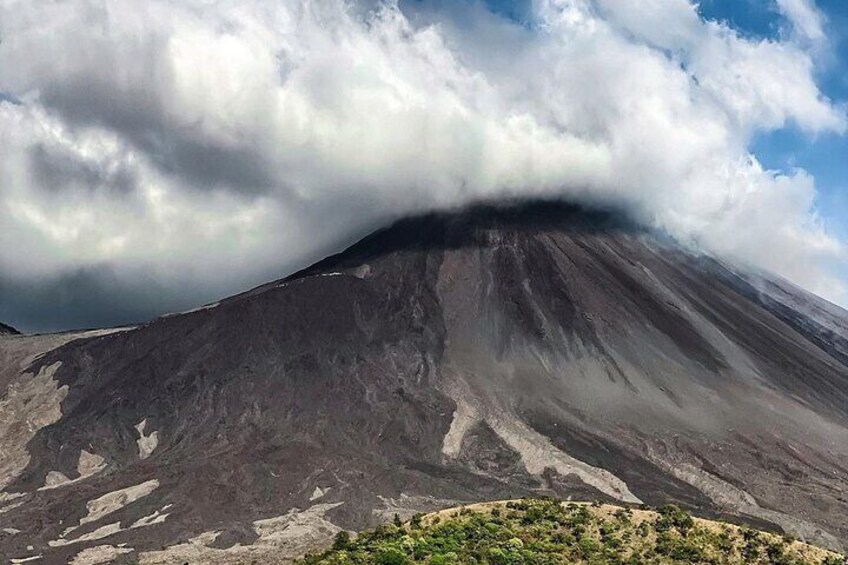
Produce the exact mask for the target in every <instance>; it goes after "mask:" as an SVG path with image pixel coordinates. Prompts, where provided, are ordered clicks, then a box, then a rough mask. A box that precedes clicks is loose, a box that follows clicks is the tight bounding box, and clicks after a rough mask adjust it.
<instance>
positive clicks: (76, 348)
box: [0, 202, 848, 563]
mask: <svg viewBox="0 0 848 565" xmlns="http://www.w3.org/2000/svg"><path fill="white" fill-rule="evenodd" d="M0 390H2V393H0V394H2V396H0V489H2V490H0V555H2V556H5V557H6V558H7V559H17V560H21V559H30V558H35V557H38V560H35V559H33V562H36V563H65V562H68V561H70V560H71V559H77V561H76V562H78V563H85V562H92V563H93V562H102V560H108V559H114V560H116V561H118V562H120V561H128V562H129V561H133V562H135V561H140V562H141V563H185V562H191V563H199V562H202V563H214V562H221V563H230V562H232V563H235V562H250V559H254V558H255V559H260V560H261V562H277V561H279V562H285V560H286V559H289V558H291V557H294V556H297V555H299V554H301V553H302V552H304V551H306V550H307V549H310V548H311V547H314V546H315V545H317V544H322V543H325V542H326V540H327V539H328V538H330V537H331V536H332V535H333V534H334V533H335V532H337V531H338V530H339V529H348V530H357V529H360V528H363V527H366V526H371V525H374V524H377V523H380V522H383V521H385V520H388V519H390V518H391V517H392V516H393V515H394V514H398V515H399V516H400V517H401V518H405V517H408V516H411V515H412V514H413V513H416V512H423V511H431V510H437V509H440V508H445V507H450V506H455V505H457V504H462V503H467V502H474V501H486V500H497V499H506V498H515V497H521V496H528V495H534V496H538V495H546V494H547V495H551V496H557V497H563V498H572V499H575V500H601V501H608V502H616V503H633V504H638V503H643V504H647V505H661V504H665V503H669V502H674V503H676V504H679V505H681V506H683V507H685V508H687V509H690V510H692V511H694V512H696V513H698V514H699V515H702V516H711V517H718V518H722V519H726V520H731V521H735V522H738V523H747V524H751V525H754V526H756V527H761V528H765V529H770V530H773V531H777V532H786V533H788V534H791V535H793V536H796V537H798V538H800V539H803V540H805V541H809V542H813V543H816V544H818V545H821V546H824V547H828V548H833V549H842V550H844V549H845V547H846V545H845V543H846V542H845V540H848V498H846V493H848V313H846V312H845V311H843V310H841V309H840V308H838V307H836V306H833V305H831V304H829V303H828V302H826V301H824V300H822V299H819V298H817V297H815V296H813V295H811V294H809V293H807V292H805V291H803V290H800V289H798V288H796V287H794V286H793V285H791V284H790V283H788V282H786V281H783V280H781V279H778V278H776V277H773V276H771V275H768V274H766V273H760V272H754V271H751V270H748V269H744V268H740V267H736V266H732V265H730V264H727V263H725V262H723V261H719V260H717V259H714V258H711V257H708V256H704V255H702V254H699V253H695V252H693V251H691V250H687V249H685V248H683V247H681V246H679V245H678V244H676V243H675V242H673V241H671V240H670V239H668V238H666V237H664V236H662V235H661V234H657V233H654V232H652V231H648V230H645V229H642V228H639V227H637V226H634V225H632V224H630V223H628V222H625V221H622V220H620V219H618V218H617V217H616V216H614V215H611V214H607V213H602V212H593V211H586V210H583V209H578V208H574V207H571V206H568V205H565V204H558V203H550V202H545V203H532V204H523V205H515V206H508V207H499V206H476V207H472V208H468V209H464V210H460V211H456V212H446V213H439V214H430V215H424V216H420V217H415V218H409V219H406V220H402V221H400V222H398V223H396V224H394V225H392V226H391V227H389V228H386V229H383V230H381V231H378V232H376V233H374V234H372V235H371V236H369V237H367V238H365V239H364V240H362V241H360V242H359V243H357V244H355V245H353V246H352V247H350V248H349V249H347V250H346V251H344V252H342V253H340V254H338V255H335V256H332V257H329V258H327V259H325V260H323V261H321V262H319V263H317V264H315V265H314V266H312V267H309V268H307V269H305V270H303V271H300V272H298V273H296V274H294V275H292V276H289V277H287V278H285V279H282V280H279V281H275V282H272V283H268V284H265V285H263V286H260V287H258V288H255V289H253V290H251V291H249V292H245V293H243V294H240V295H237V296H234V297H231V298H228V299H225V300H222V301H220V302H219V303H216V304H210V305H207V306H205V307H203V308H199V309H196V310H194V311H191V312H187V313H182V314H175V315H168V316H164V317H162V318H159V319H156V320H153V321H151V322H149V323H147V324H144V325H141V326H139V327H132V328H118V329H112V330H101V331H91V332H77V333H73V332H72V333H66V334H55V335H44V336H19V335H12V334H9V335H3V336H0ZM98 559H101V560H98Z"/></svg>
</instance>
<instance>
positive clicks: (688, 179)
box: [0, 0, 848, 329]
mask: <svg viewBox="0 0 848 565" xmlns="http://www.w3.org/2000/svg"><path fill="white" fill-rule="evenodd" d="M777 5H778V7H779V9H780V10H781V12H782V13H783V14H784V15H785V18H786V22H787V30H789V31H787V32H786V33H782V34H781V37H780V38H779V39H771V40H768V39H758V38H750V37H745V36H743V35H741V34H739V33H738V32H737V31H735V30H734V29H731V28H730V27H728V26H727V25H726V24H723V23H720V22H715V21H705V20H704V19H702V18H701V17H700V16H699V14H698V11H697V7H696V6H695V5H694V4H692V3H690V2H688V1H687V0H536V1H534V2H532V3H528V4H527V6H526V10H524V13H525V14H526V17H525V18H524V19H522V21H515V20H514V19H507V18H505V17H502V16H499V15H497V14H495V13H492V12H491V11H489V10H488V9H487V8H486V7H485V6H484V5H483V4H480V3H474V2H471V1H469V2H444V3H439V2H417V1H410V2H407V3H403V2H402V3H401V4H398V3H397V2H390V1H373V0H372V1H363V2H359V3H356V2H349V1H343V0H282V1H278V2H267V1H264V0H147V1H145V2H137V1H135V0H105V1H104V0H65V1H64V2H55V1H53V0H26V1H22V0H21V1H19V0H0V6H2V7H0V39H1V40H2V43H0V92H2V96H0V132H2V133H0V273H2V274H0V290H2V289H6V290H7V292H6V293H5V296H4V297H3V298H0V309H5V310H6V311H8V312H12V313H13V314H14V315H15V316H19V317H20V318H21V319H22V320H23V323H24V325H27V324H29V325H30V326H31V327H32V328H35V329H42V328H55V327H62V326H68V325H74V323H78V320H77V319H76V318H74V317H73V316H70V317H65V318H63V317H62V314H61V312H58V313H57V312H53V313H44V312H42V313H40V314H39V317H38V318H37V319H36V318H27V316H26V315H25V314H24V313H22V312H19V311H17V310H15V307H14V305H12V300H10V298H9V297H10V296H12V295H14V294H15V293H26V292H29V293H30V294H29V295H27V296H29V297H30V298H32V297H33V296H51V295H53V292H52V291H50V292H48V291H47V290H46V289H56V288H61V287H62V285H61V284H60V282H61V281H73V280H75V278H76V279H78V278H79V277H80V273H86V274H85V276H83V278H84V279H85V280H90V279H91V278H92V277H91V276H89V274H91V273H98V272H106V273H109V274H108V276H106V278H105V280H108V281H110V282H109V284H108V285H107V286H108V287H109V288H112V289H117V290H115V292H117V291H118V290H120V291H121V292H123V291H126V292H127V293H128V296H129V298H127V300H131V299H132V297H134V296H139V295H144V297H145V298H144V300H148V302H147V303H148V304H149V305H150V306H149V308H148V310H149V311H150V314H153V313H155V311H156V310H157V308H164V307H170V306H173V305H177V304H185V305H186V306H189V305H192V304H197V303H198V302H200V301H203V300H211V299H213V298H215V297H216V296H220V295H222V294H226V293H229V292H233V291H236V290H239V289H241V288H242V287H243V286H244V285H246V284H252V283H258V282H260V281H261V280H262V278H263V277H268V276H270V274H271V273H277V274H283V273H282V272H281V271H280V270H281V269H289V268H294V267H296V266H300V265H302V264H304V263H305V262H307V261H309V260H312V259H314V258H315V257H316V256H318V255H320V254H321V253H322V252H325V251H327V250H329V248H330V247H331V246H333V245H338V243H339V242H340V241H341V240H342V239H343V238H345V237H351V236H352V235H353V234H361V233H362V232H363V231H364V230H366V229H368V228H369V227H373V226H375V225H377V224H379V223H382V222H386V221H388V220H390V219H392V218H396V217H398V216H400V215H403V214H407V213H410V212H414V211H419V210H424V209H432V208H438V207H450V206H456V205H461V204H463V203H466V202H469V201H472V200H477V199H481V198H497V197H500V196H516V195H526V196H562V197H565V198H569V199H572V200H574V201H578V202H587V203H593V204H613V205H616V206H617V207H623V208H626V209H627V210H629V211H631V213H632V214H633V215H634V217H635V218H637V219H639V220H641V221H643V222H645V223H647V224H650V225H654V226H657V227H660V228H663V229H665V230H668V231H669V232H670V233H671V234H672V235H674V236H676V237H678V238H680V239H681V240H684V241H687V242H691V243H693V244H696V245H698V246H701V247H703V248H705V249H707V250H709V251H711V252H714V253H719V254H722V255H725V256H728V257H731V258H735V259H737V260H741V261H746V262H749V263H751V264H753V265H756V266H758V267H762V268H766V269H769V270H772V271H775V272H777V273H779V274H781V275H784V276H786V277H788V278H789V279H791V280H793V281H795V282H796V283H798V284H801V285H803V286H805V287H807V288H809V289H811V290H813V291H814V292H817V293H819V294H822V295H824V296H825V297H827V298H830V299H832V300H835V301H838V302H842V303H843V304H844V303H846V302H848V295H846V289H845V283H844V281H842V280H840V279H839V278H838V277H837V276H836V275H835V274H834V272H835V271H834V270H833V269H834V266H835V265H836V264H837V263H838V262H840V261H844V260H845V253H846V251H845V244H844V242H841V241H839V240H838V239H836V238H834V237H833V236H831V235H830V234H829V232H828V230H827V228H826V226H825V225H823V223H822V221H821V220H820V219H819V218H818V217H817V215H816V212H815V207H814V205H815V196H816V192H815V185H814V180H813V179H812V178H811V177H810V176H809V175H808V174H807V173H805V172H804V171H803V170H794V171H788V172H776V171H768V170H764V169H763V167H762V166H761V165H760V164H759V163H758V162H757V160H756V158H755V157H754V156H753V155H752V154H751V153H750V151H749V146H750V145H751V142H752V139H753V138H754V136H755V135H757V134H759V133H762V132H768V131H772V130H775V129H779V128H784V127H796V128H799V129H800V130H802V131H804V132H805V133H807V134H809V135H818V134H821V133H827V132H836V133H838V134H844V133H845V131H846V124H847V123H848V122H847V121H846V111H845V107H844V106H841V105H839V104H835V103H834V102H832V101H830V100H827V99H826V98H825V97H824V96H823V95H822V93H821V92H820V91H819V89H818V87H817V85H816V82H815V73H816V52H817V50H818V49H819V46H820V45H821V42H822V41H824V29H825V27H824V19H823V18H822V17H821V15H820V14H819V13H818V12H817V11H816V8H815V6H814V5H813V4H812V3H811V2H810V1H809V0H779V1H778V3H777ZM95 278H97V277H95ZM98 280H101V281H102V280H104V279H98ZM141 280H145V281H147V280H149V281H152V282H151V285H153V287H155V288H157V289H160V290H159V291H158V292H156V293H154V294H155V296H157V297H159V298H158V299H157V298H152V297H150V296H149V295H150V294H151V293H150V292H149V289H150V288H151V286H150V285H147V284H141V283H139V281H141ZM69 284H70V283H69ZM100 286H101V287H102V286H104V285H103V284H102V283H100ZM91 287H92V288H96V287H97V285H93V286H91ZM139 288H146V289H148V290H147V291H145V292H137V290H138V289H139ZM27 289H30V290H27ZM133 289H136V290H133ZM57 292H58V291H57ZM47 300H48V303H49V299H47ZM4 302H5V304H4ZM107 302H108V301H107ZM24 303H27V301H26V300H19V301H18V304H24ZM118 310H120V309H118ZM141 311H144V312H145V313H146V312H147V310H144V308H141ZM141 311H139V313H138V315H139V316H141V315H143V314H142V313H141ZM7 321H11V322H14V321H15V320H7ZM98 321H104V322H109V321H112V322H117V321H120V320H118V319H110V318H109V316H108V314H104V318H103V319H102V320H100V319H98V320H95V321H94V323H96V322H98ZM19 323H20V322H19Z"/></svg>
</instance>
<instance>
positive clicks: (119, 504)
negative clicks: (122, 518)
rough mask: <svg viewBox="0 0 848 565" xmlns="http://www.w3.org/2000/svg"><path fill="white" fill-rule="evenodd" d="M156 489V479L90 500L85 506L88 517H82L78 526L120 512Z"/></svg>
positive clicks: (157, 483)
mask: <svg viewBox="0 0 848 565" xmlns="http://www.w3.org/2000/svg"><path fill="white" fill-rule="evenodd" d="M158 487H159V481H158V480H157V479H151V480H149V481H146V482H144V483H141V484H139V485H133V486H130V487H126V488H122V489H121V490H116V491H114V492H110V493H107V494H104V495H103V496H101V497H99V498H95V499H94V500H90V501H88V503H87V504H86V508H87V509H88V515H86V516H83V517H82V519H81V520H80V526H82V525H83V524H88V523H89V522H95V521H97V520H99V519H101V518H103V517H104V516H107V515H109V514H111V513H112V512H115V511H117V510H120V509H121V508H123V507H124V506H126V505H128V504H131V503H133V502H135V501H136V500H138V499H140V498H142V497H145V496H147V495H148V494H150V493H151V492H153V491H154V490H156V489H157V488H158Z"/></svg>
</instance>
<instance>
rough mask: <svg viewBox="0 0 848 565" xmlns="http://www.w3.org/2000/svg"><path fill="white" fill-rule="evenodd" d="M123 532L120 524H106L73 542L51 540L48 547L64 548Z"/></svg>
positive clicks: (61, 539) (62, 539)
mask: <svg viewBox="0 0 848 565" xmlns="http://www.w3.org/2000/svg"><path fill="white" fill-rule="evenodd" d="M121 531H123V530H122V529H121V523H120V522H113V523H111V524H106V525H105V526H100V527H99V528H97V529H96V530H94V531H91V532H88V533H87V534H84V535H81V536H80V537H78V538H76V539H72V540H68V539H64V538H60V539H57V540H50V541H48V542H47V545H49V546H50V547H62V546H64V545H71V544H75V543H82V542H84V541H94V540H99V539H103V538H106V537H109V536H111V535H114V534H117V533H118V532H121Z"/></svg>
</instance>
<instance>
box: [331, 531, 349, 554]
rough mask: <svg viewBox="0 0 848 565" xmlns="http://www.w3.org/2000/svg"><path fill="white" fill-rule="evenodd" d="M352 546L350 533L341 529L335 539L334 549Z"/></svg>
mask: <svg viewBox="0 0 848 565" xmlns="http://www.w3.org/2000/svg"><path fill="white" fill-rule="evenodd" d="M349 547H350V533H348V532H346V531H345V530H340V531H339V533H337V534H336V537H335V538H334V539H333V550H334V551H343V550H345V549H348V548H349Z"/></svg>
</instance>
